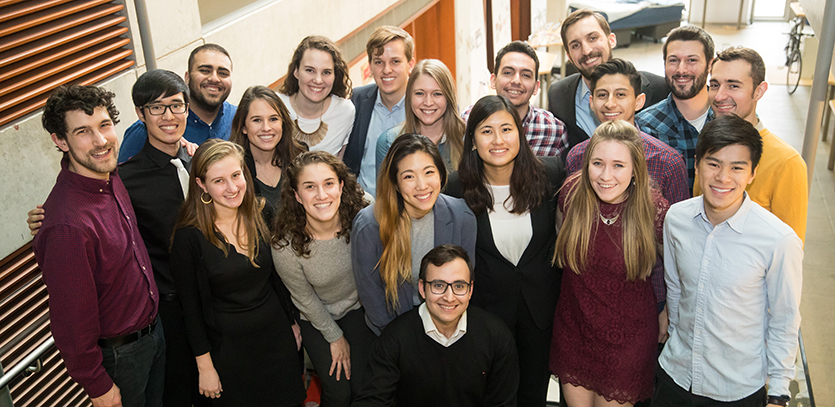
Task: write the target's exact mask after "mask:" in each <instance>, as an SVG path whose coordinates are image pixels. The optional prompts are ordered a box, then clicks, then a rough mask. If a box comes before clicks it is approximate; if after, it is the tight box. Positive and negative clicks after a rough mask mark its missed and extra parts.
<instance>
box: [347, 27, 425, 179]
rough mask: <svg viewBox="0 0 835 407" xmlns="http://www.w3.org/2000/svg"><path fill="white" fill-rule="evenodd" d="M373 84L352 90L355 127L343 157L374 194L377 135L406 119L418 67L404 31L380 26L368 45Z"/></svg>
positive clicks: (413, 46) (409, 37) (412, 47)
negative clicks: (409, 86)
mask: <svg viewBox="0 0 835 407" xmlns="http://www.w3.org/2000/svg"><path fill="white" fill-rule="evenodd" d="M365 49H366V53H368V65H369V66H370V69H371V75H372V76H373V77H374V83H373V84H369V85H366V86H362V87H359V88H357V89H354V90H353V96H351V102H353V103H354V107H355V108H356V115H355V116H354V128H353V129H352V130H351V136H350V137H349V138H348V144H347V145H346V147H345V155H344V156H343V158H342V159H343V160H344V161H345V164H346V165H347V166H348V168H350V169H351V171H352V172H353V173H354V174H356V175H357V181H359V183H360V185H362V187H363V189H365V191H366V192H368V193H369V194H371V195H376V193H375V192H376V186H377V161H376V159H377V149H376V148H377V138H378V137H380V135H381V134H383V132H385V131H386V130H388V129H390V128H392V127H394V126H397V125H398V124H400V123H402V122H403V121H404V120H406V112H405V103H404V102H405V96H406V85H407V84H408V82H409V72H411V70H412V68H413V67H414V66H415V59H414V49H415V42H414V40H413V39H412V36H410V35H409V33H407V32H406V31H405V30H403V29H401V28H398V27H394V26H390V25H384V26H380V27H377V29H376V30H374V32H373V33H372V34H371V37H370V38H369V39H368V43H367V44H366V45H365Z"/></svg>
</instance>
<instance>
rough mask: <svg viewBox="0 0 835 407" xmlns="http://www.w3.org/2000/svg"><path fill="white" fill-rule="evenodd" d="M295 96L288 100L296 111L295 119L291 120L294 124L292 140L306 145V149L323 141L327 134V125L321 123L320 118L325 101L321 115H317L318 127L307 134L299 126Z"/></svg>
mask: <svg viewBox="0 0 835 407" xmlns="http://www.w3.org/2000/svg"><path fill="white" fill-rule="evenodd" d="M296 95H298V93H296ZM296 95H293V97H292V98H290V100H291V101H292V104H293V109H294V110H295V111H296V119H295V120H293V122H294V123H295V124H296V125H295V126H293V138H294V139H295V140H296V141H300V142H302V143H305V144H307V146H308V147H313V146H315V145H317V144H319V143H320V142H322V140H324V138H325V136H326V135H327V134H328V124H327V123H325V122H324V121H322V116H324V115H325V102H326V101H327V100H326V101H323V102H322V114H320V115H319V127H317V128H316V130H313V131H312V132H310V133H307V132H305V131H304V130H302V128H301V127H300V126H299V117H300V116H299V108H298V106H297V105H296Z"/></svg>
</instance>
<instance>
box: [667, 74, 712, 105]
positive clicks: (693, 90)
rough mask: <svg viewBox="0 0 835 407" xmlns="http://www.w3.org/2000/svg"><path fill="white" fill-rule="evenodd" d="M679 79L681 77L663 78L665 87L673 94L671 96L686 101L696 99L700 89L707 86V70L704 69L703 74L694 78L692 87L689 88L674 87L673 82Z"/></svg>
mask: <svg viewBox="0 0 835 407" xmlns="http://www.w3.org/2000/svg"><path fill="white" fill-rule="evenodd" d="M679 77H681V76H680V75H673V77H672V78H669V77H666V76H665V77H664V81H665V82H667V87H668V88H670V92H672V93H673V96H675V97H677V98H679V99H682V100H688V99H692V98H694V97H696V95H698V94H699V92H701V91H702V89H705V86H707V69H705V71H704V72H702V73H701V74H699V76H698V77H695V78H694V80H693V85H692V86H690V87H689V88H685V89H680V88H678V87H676V86H675V82H674V80H675V79H676V78H679Z"/></svg>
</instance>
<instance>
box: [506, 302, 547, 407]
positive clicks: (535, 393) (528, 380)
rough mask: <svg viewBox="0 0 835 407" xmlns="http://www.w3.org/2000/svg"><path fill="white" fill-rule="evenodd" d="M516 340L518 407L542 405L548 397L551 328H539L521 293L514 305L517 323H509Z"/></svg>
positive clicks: (537, 406) (539, 406) (540, 406)
mask: <svg viewBox="0 0 835 407" xmlns="http://www.w3.org/2000/svg"><path fill="white" fill-rule="evenodd" d="M509 328H510V331H511V332H512V333H513V338H514V339H515V340H516V353H517V355H518V356H519V391H518V393H517V405H518V406H519V407H528V406H532V407H542V406H544V405H545V403H546V400H547V398H548V383H549V382H550V379H551V373H550V372H549V371H548V363H549V360H550V354H551V333H552V332H551V331H552V327H551V326H550V325H549V326H548V327H547V328H546V329H539V327H537V326H536V323H535V322H534V320H533V317H532V316H531V311H530V310H529V309H528V305H527V303H526V302H525V299H524V298H523V297H522V296H520V297H519V303H518V305H517V306H516V324H515V325H514V326H509Z"/></svg>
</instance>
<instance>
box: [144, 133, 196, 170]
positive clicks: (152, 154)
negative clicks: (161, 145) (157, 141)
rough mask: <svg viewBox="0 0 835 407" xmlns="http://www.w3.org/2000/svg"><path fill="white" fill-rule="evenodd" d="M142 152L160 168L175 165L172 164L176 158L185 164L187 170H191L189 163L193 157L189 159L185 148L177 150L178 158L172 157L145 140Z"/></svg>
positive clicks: (181, 147) (148, 140)
mask: <svg viewBox="0 0 835 407" xmlns="http://www.w3.org/2000/svg"><path fill="white" fill-rule="evenodd" d="M149 137H150V136H149ZM142 152H143V153H145V154H146V155H147V156H148V158H149V159H150V160H151V161H152V162H153V163H154V164H156V165H157V166H158V167H159V168H165V166H166V165H173V164H171V160H172V159H174V158H179V159H180V161H182V162H183V166H185V167H186V168H187V169H188V168H189V163H190V162H191V157H189V155H188V151H187V150H186V148H185V147H183V146H180V149H179V150H177V156H176V157H172V156H170V155H168V154H166V153H163V152H162V151H160V150H159V149H157V148H156V147H154V146H153V145H152V144H151V141H150V139H146V140H145V146H144V147H142Z"/></svg>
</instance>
